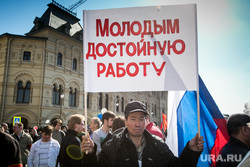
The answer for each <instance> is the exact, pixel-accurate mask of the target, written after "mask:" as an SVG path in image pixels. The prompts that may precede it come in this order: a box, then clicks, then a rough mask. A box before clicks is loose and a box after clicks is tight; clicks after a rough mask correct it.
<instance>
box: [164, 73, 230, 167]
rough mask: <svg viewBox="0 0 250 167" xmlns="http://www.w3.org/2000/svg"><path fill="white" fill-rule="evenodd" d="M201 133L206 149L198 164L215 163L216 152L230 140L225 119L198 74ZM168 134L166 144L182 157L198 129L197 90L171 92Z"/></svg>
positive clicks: (212, 164) (203, 166)
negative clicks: (187, 144) (183, 151)
mask: <svg viewBox="0 0 250 167" xmlns="http://www.w3.org/2000/svg"><path fill="white" fill-rule="evenodd" d="M199 90H200V91H199V101H200V135H201V136H203V137H204V141H205V142H204V150H203V152H202V154H201V156H200V158H199V161H198V164H197V166H202V167H206V166H215V161H216V158H217V155H218V154H219V152H220V150H221V149H222V147H223V146H224V145H225V144H226V143H227V142H228V140H229V136H228V134H227V129H226V120H225V119H224V117H223V115H222V114H221V112H220V110H219V108H218V106H217V105H216V103H215V101H214V100H213V98H212V96H211V95H210V93H209V91H208V90H207V88H206V86H205V84H204V82H203V81H202V79H201V77H199ZM168 106H169V110H168V136H167V139H166V143H167V144H168V146H169V148H170V149H171V150H172V152H173V153H174V154H175V155H176V156H179V155H180V153H181V152H182V150H183V149H184V147H185V145H186V143H187V142H188V141H190V140H191V139H192V138H193V137H194V136H195V135H196V133H197V132H198V123H197V122H198V121H197V95H196V91H169V95H168Z"/></svg>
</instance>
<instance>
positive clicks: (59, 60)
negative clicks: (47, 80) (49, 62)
mask: <svg viewBox="0 0 250 167" xmlns="http://www.w3.org/2000/svg"><path fill="white" fill-rule="evenodd" d="M57 65H58V66H61V65H62V54H61V53H58V54H57Z"/></svg>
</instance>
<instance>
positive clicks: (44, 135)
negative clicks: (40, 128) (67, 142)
mask: <svg viewBox="0 0 250 167" xmlns="http://www.w3.org/2000/svg"><path fill="white" fill-rule="evenodd" d="M51 137H52V133H51V134H47V133H45V132H43V133H42V142H49V141H50V139H51Z"/></svg>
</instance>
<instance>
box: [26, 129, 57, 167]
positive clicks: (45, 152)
mask: <svg viewBox="0 0 250 167" xmlns="http://www.w3.org/2000/svg"><path fill="white" fill-rule="evenodd" d="M52 132H53V127H52V126H51V125H45V126H44V127H43V129H42V138H41V139H40V140H38V141H36V142H35V143H34V144H32V146H31V149H30V153H29V156H28V167H33V166H47V167H55V166H56V160H57V156H58V154H59V150H60V144H59V143H58V141H57V140H55V139H53V138H52Z"/></svg>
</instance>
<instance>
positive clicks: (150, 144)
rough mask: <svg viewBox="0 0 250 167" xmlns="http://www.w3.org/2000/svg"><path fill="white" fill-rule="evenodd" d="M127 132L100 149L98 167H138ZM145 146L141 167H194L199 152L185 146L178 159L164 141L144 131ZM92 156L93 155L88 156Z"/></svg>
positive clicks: (135, 153) (134, 150) (133, 146)
mask: <svg viewBox="0 0 250 167" xmlns="http://www.w3.org/2000/svg"><path fill="white" fill-rule="evenodd" d="M127 132H128V130H127V128H125V129H124V130H123V131H122V132H121V133H119V134H118V135H115V136H112V139H111V140H109V141H107V142H106V143H105V145H103V147H102V151H101V152H100V154H99V156H98V162H97V165H96V164H95V163H96V162H95V163H92V166H98V167H128V166H129V167H138V158H137V152H136V148H135V145H134V144H133V142H132V141H131V140H130V139H128V138H127V137H126V133H127ZM144 136H145V139H146V146H145V148H144V150H143V155H142V166H143V167H156V166H157V167H179V166H180V167H182V166H185V167H186V166H196V165H197V162H198V159H199V156H200V154H201V152H194V151H192V150H190V149H189V148H188V147H187V146H186V147H185V148H184V150H183V152H182V153H181V155H180V157H179V158H177V157H175V156H174V155H173V153H172V152H171V151H170V150H169V148H168V146H167V145H166V144H165V143H164V141H163V140H162V139H161V138H159V137H157V136H152V135H151V134H150V133H149V132H148V131H147V130H145V131H144ZM88 156H89V157H90V156H93V155H88Z"/></svg>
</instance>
